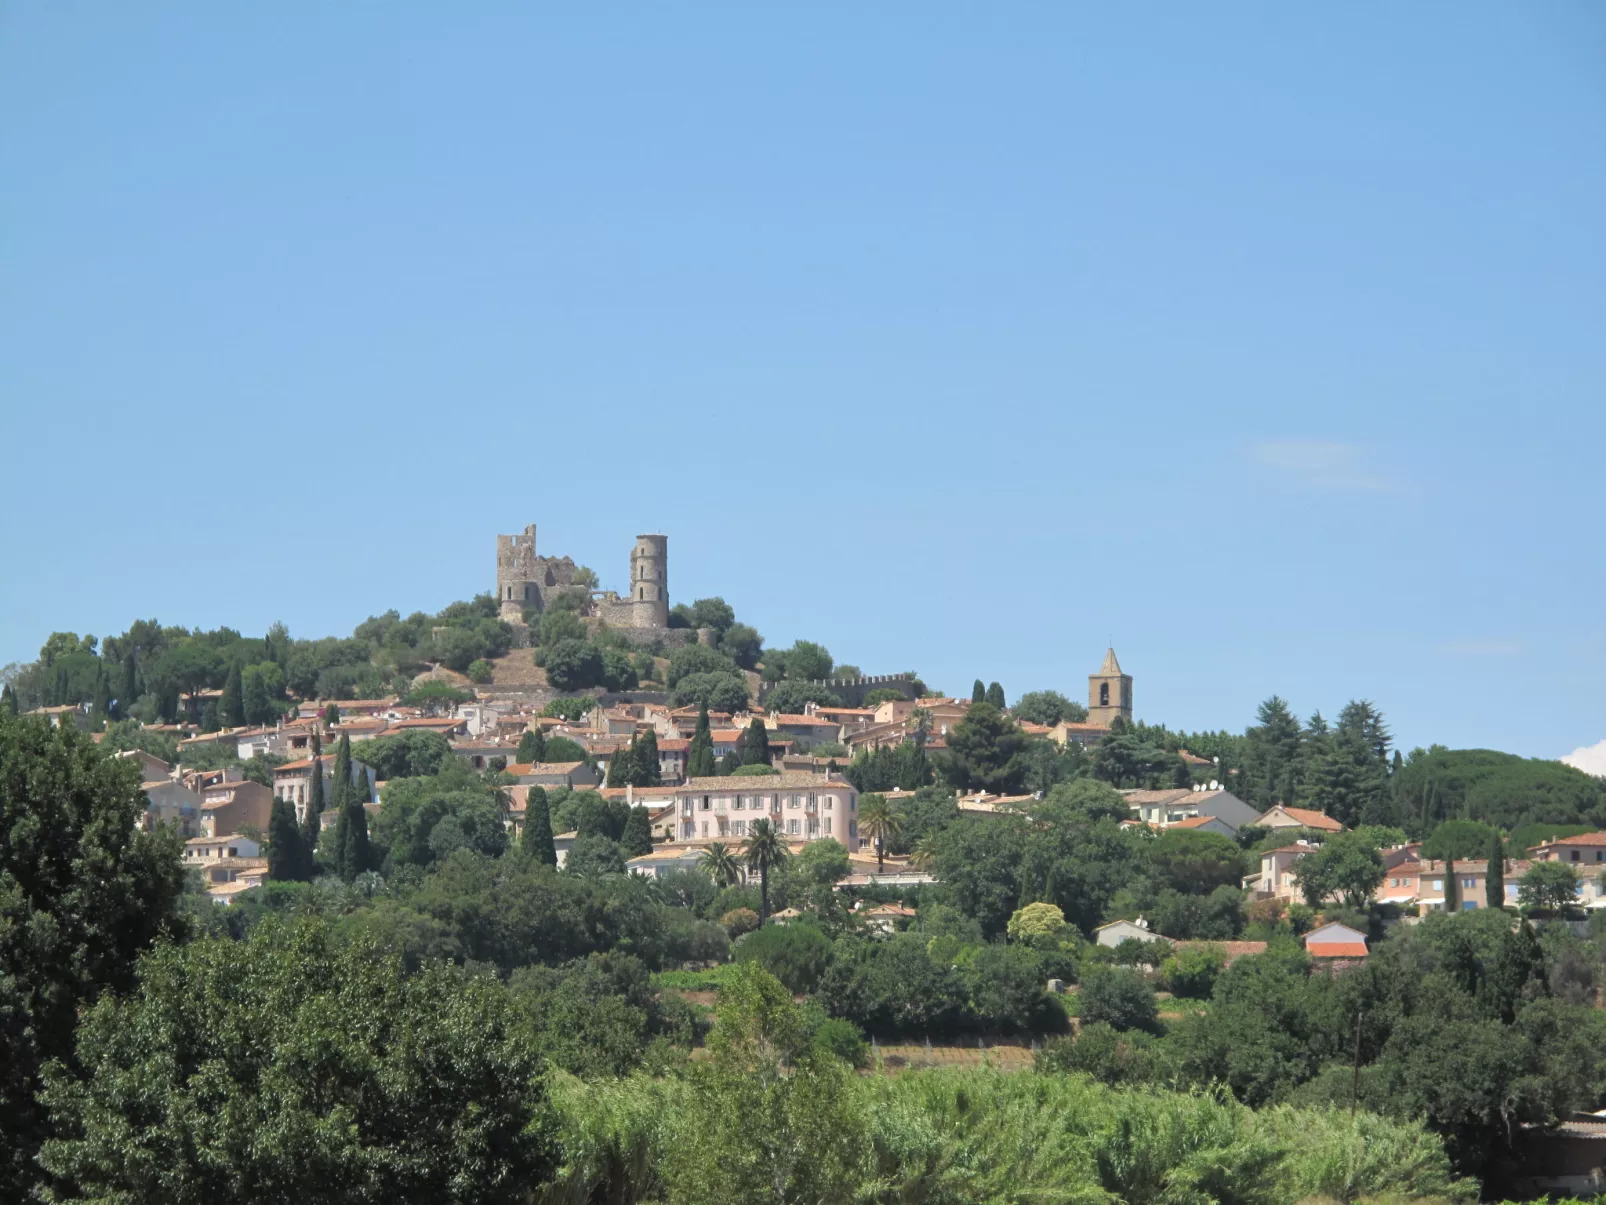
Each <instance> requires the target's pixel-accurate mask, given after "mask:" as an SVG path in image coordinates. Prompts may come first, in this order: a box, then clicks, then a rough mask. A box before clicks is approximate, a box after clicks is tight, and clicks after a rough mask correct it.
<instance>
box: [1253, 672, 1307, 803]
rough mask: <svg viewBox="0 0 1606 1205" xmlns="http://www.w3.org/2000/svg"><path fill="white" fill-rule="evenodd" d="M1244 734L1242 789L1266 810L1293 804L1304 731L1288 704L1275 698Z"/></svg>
mask: <svg viewBox="0 0 1606 1205" xmlns="http://www.w3.org/2000/svg"><path fill="white" fill-rule="evenodd" d="M1255 718H1256V723H1255V725H1254V727H1252V728H1250V729H1249V730H1248V731H1247V732H1245V733H1244V744H1243V771H1242V775H1241V778H1242V782H1241V787H1242V790H1243V791H1244V792H1246V794H1245V795H1244V796H1243V797H1244V799H1245V800H1246V802H1249V803H1251V804H1253V805H1254V806H1255V807H1258V808H1260V809H1261V810H1262V811H1264V810H1267V809H1270V808H1272V807H1274V806H1275V805H1277V804H1279V803H1293V802H1294V800H1295V798H1296V791H1297V788H1298V785H1299V780H1300V760H1301V732H1300V727H1299V721H1298V720H1297V719H1295V718H1294V713H1293V712H1292V711H1290V710H1289V707H1288V704H1287V703H1285V702H1284V701H1283V700H1282V699H1280V698H1278V697H1277V696H1276V695H1273V696H1272V697H1271V698H1269V699H1267V700H1266V701H1265V702H1264V703H1262V704H1261V705H1260V708H1259V710H1258V711H1257V712H1256V717H1255Z"/></svg>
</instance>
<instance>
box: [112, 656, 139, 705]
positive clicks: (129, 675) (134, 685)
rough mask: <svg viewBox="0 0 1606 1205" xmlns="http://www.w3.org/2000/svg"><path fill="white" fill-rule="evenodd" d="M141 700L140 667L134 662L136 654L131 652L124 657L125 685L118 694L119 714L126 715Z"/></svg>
mask: <svg viewBox="0 0 1606 1205" xmlns="http://www.w3.org/2000/svg"><path fill="white" fill-rule="evenodd" d="M138 700H139V667H138V666H137V665H135V664H134V654H133V653H130V654H129V655H128V656H126V657H124V658H123V686H122V690H121V692H120V693H119V694H118V696H117V714H118V715H119V716H125V715H127V714H128V709H129V708H130V707H132V706H133V705H134V704H135V703H136V702H137V701H138Z"/></svg>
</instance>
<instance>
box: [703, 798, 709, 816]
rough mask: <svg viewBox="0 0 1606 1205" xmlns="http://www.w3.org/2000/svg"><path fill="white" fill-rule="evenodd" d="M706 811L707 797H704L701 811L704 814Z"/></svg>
mask: <svg viewBox="0 0 1606 1205" xmlns="http://www.w3.org/2000/svg"><path fill="white" fill-rule="evenodd" d="M707 810H708V796H707V795H704V796H703V811H705V812H706V811H707Z"/></svg>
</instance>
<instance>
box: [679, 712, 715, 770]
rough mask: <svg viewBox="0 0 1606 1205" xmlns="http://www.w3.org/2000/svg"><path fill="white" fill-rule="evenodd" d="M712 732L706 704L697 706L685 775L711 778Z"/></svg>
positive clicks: (712, 762)
mask: <svg viewBox="0 0 1606 1205" xmlns="http://www.w3.org/2000/svg"><path fill="white" fill-rule="evenodd" d="M715 772H716V770H715V766H714V734H713V732H712V731H711V730H710V729H709V727H708V704H707V703H701V704H699V705H698V707H697V729H696V731H695V732H693V733H692V738H691V746H690V748H689V749H687V751H686V777H687V778H711V777H713V775H714V774H715Z"/></svg>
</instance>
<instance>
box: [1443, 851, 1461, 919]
mask: <svg viewBox="0 0 1606 1205" xmlns="http://www.w3.org/2000/svg"><path fill="white" fill-rule="evenodd" d="M1444 910H1445V911H1446V912H1459V911H1461V883H1460V881H1459V880H1458V879H1457V878H1456V877H1455V859H1454V858H1446V859H1445V860H1444Z"/></svg>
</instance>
